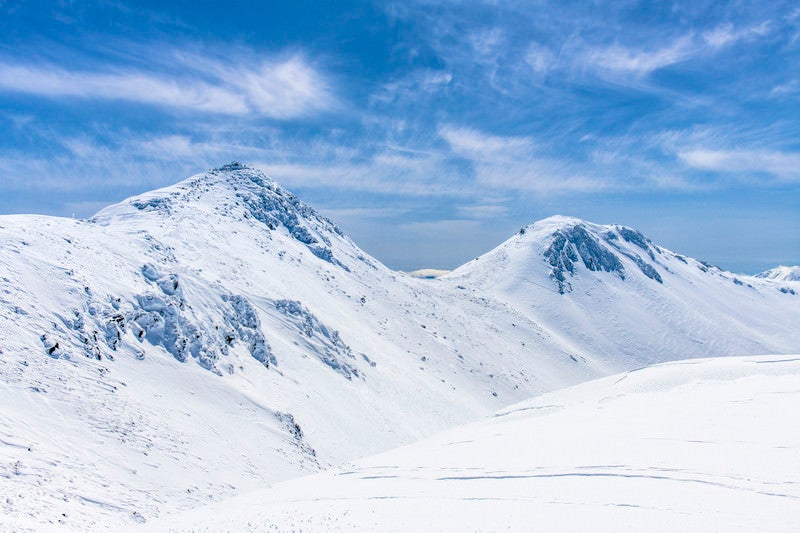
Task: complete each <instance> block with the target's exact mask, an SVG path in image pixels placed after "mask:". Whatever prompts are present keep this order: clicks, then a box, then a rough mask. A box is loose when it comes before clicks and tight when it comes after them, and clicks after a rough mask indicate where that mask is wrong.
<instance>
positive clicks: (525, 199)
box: [0, 0, 800, 272]
mask: <svg viewBox="0 0 800 533" xmlns="http://www.w3.org/2000/svg"><path fill="white" fill-rule="evenodd" d="M0 35H3V37H2V39H0V132H2V135H0V213H22V212H36V213H47V214H54V215H64V216H71V215H72V214H75V215H76V216H79V217H82V216H89V215H91V214H92V213H94V212H95V211H96V210H98V209H99V208H101V207H103V206H104V205H107V204H109V203H112V202H116V201H119V200H121V199H123V198H125V197H127V196H130V195H132V194H136V193H140V192H143V191H146V190H149V189H152V188H156V187H160V186H165V185H168V184H171V183H174V182H176V181H178V180H179V179H182V178H184V177H187V176H189V175H192V174H195V173H198V172H202V171H203V170H206V169H208V168H212V167H216V166H219V165H221V164H223V163H226V162H228V161H231V160H234V159H235V160H239V161H242V162H245V163H248V164H251V165H254V166H257V167H259V168H262V169H264V170H265V171H266V172H268V173H269V174H270V175H271V176H272V177H274V178H275V179H276V180H277V181H279V182H280V183H282V184H283V185H284V186H286V187H288V188H289V189H291V190H292V191H294V192H296V193H297V194H299V195H300V196H301V197H303V198H304V199H305V200H307V201H309V202H310V203H311V204H312V205H314V206H316V207H317V208H319V209H320V210H321V211H323V212H324V213H326V214H328V215H329V216H331V217H333V218H334V219H335V220H336V221H337V222H339V224H340V225H341V226H343V227H344V228H345V229H346V230H347V231H348V232H349V233H350V234H351V236H352V237H353V238H354V239H355V240H356V242H357V243H358V244H359V245H361V246H362V247H363V248H364V249H366V250H367V251H368V252H370V253H372V254H373V255H375V256H376V257H378V258H379V259H381V260H383V261H384V262H385V263H387V264H388V265H389V266H392V267H395V268H400V269H413V268H421V267H438V268H452V267H454V266H456V265H458V264H460V263H462V262H464V261H467V260H469V259H471V258H472V257H475V256H477V255H479V254H481V253H483V252H485V251H487V250H488V249H490V248H492V247H493V246H495V245H497V244H499V243H500V242H501V241H503V240H505V239H506V238H507V237H509V236H510V235H511V234H513V233H514V232H515V231H516V230H517V229H518V228H519V227H520V226H522V225H525V224H528V223H530V222H533V221H535V220H537V219H540V218H544V217H547V216H550V215H553V214H566V215H573V216H578V217H581V218H585V219H588V220H591V221H594V222H598V223H621V224H627V225H630V226H634V227H637V228H639V229H640V230H642V231H643V232H644V233H645V234H647V235H648V236H649V237H651V238H652V239H653V240H655V241H656V242H659V243H660V244H662V245H664V246H667V247H669V248H671V249H673V250H675V251H678V252H681V253H685V254H688V255H692V256H695V257H699V258H701V259H706V260H709V261H711V262H713V263H715V264H719V265H720V266H722V267H724V268H727V269H731V270H735V271H741V272H757V271H760V270H763V269H766V268H768V267H770V266H774V265H777V264H779V263H782V264H798V263H800V6H798V4H797V3H796V2H702V1H689V2H632V1H622V2H595V3H590V2H535V1H525V2H515V1H508V2H459V1H449V2H448V1H439V2H430V1H426V0H422V1H414V0H406V1H402V2H374V3H373V2H346V1H337V2H321V1H318V2H307V1H295V2H276V3H274V4H273V3H270V2H238V1H235V0H231V1H227V2H204V1H195V2H191V3H189V2H165V1H160V2H147V1H139V2H136V3H133V2H131V3H126V2H117V1H103V2H69V1H62V2H53V1H49V2H35V1H15V0H0Z"/></svg>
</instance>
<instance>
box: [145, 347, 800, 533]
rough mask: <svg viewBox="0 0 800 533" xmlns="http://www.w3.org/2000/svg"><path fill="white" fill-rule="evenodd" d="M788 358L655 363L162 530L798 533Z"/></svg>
mask: <svg viewBox="0 0 800 533" xmlns="http://www.w3.org/2000/svg"><path fill="white" fill-rule="evenodd" d="M799 384H800V357H798V356H760V357H735V358H715V359H696V360H688V361H680V362H672V363H664V364H660V365H655V366H651V367H648V368H645V369H641V370H637V371H632V372H627V373H623V374H618V375H615V376H612V377H608V378H603V379H599V380H596V381H592V382H589V383H585V384H581V385H577V386H574V387H571V388H567V389H563V390H559V391H556V392H553V393H549V394H545V395H542V396H539V397H537V398H534V399H532V400H528V401H525V402H522V403H519V404H516V405H513V406H511V407H508V408H506V409H503V410H501V411H499V412H497V413H495V414H493V415H491V416H488V417H485V418H483V419H481V420H478V421H476V422H473V423H470V424H467V425H464V426H461V427H458V428H456V429H453V430H450V431H446V432H443V433H441V434H438V435H436V436H434V437H431V438H429V439H426V440H424V441H422V442H418V443H415V444H413V445H410V446H407V447H403V448H399V449H396V450H392V451H389V452H387V453H383V454H381V455H377V456H375V457H370V458H365V459H362V460H359V461H356V462H354V463H352V464H347V465H344V466H341V467H339V468H336V469H333V470H330V471H326V472H323V473H321V474H317V475H314V476H310V477H305V478H301V479H297V480H292V481H288V482H284V483H278V484H276V485H274V486H272V487H269V488H268V489H265V490H261V491H257V492H255V493H252V494H248V495H245V496H240V497H237V498H233V499H231V500H228V501H225V502H222V503H218V504H214V505H210V506H208V507H205V508H200V509H196V510H193V511H190V512H187V513H184V514H181V515H177V516H174V517H168V518H166V519H164V520H161V521H158V522H156V523H154V524H151V525H150V528H152V529H154V530H163V531H166V530H170V531H190V530H191V531H345V530H347V531H352V530H355V531H506V530H512V531H703V532H705V531H743V532H751V531H787V532H789V531H797V524H798V523H800V413H799V412H798V411H797V405H799V404H800V388H798V385H799Z"/></svg>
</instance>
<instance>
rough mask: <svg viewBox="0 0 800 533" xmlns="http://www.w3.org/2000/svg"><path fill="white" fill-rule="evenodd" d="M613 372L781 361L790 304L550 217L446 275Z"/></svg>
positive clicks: (617, 233)
mask: <svg viewBox="0 0 800 533" xmlns="http://www.w3.org/2000/svg"><path fill="white" fill-rule="evenodd" d="M447 277H448V278H449V279H450V280H451V281H452V282H455V283H459V284H462V285H464V286H467V287H474V288H475V290H480V291H481V292H482V293H485V294H486V295H487V296H490V297H491V298H492V299H494V300H498V301H501V302H503V303H505V304H506V305H508V306H509V307H511V308H513V309H515V310H516V311H518V312H519V313H521V314H522V315H524V316H525V317H526V318H527V319H528V320H530V321H531V322H534V323H536V324H538V325H539V326H540V327H541V328H543V330H544V331H547V332H548V333H550V334H551V335H552V336H553V337H558V340H559V344H561V345H562V346H564V347H565V348H566V349H568V350H571V351H572V352H573V354H574V355H575V357H578V358H579V359H580V360H587V361H589V362H590V363H591V364H593V365H596V366H599V365H606V367H608V368H610V369H612V370H613V371H620V370H624V369H626V368H630V365H631V361H632V360H634V361H638V362H639V363H641V364H647V363H651V362H655V361H663V360H668V359H674V358H676V354H683V356H684V357H697V356H700V357H704V356H717V355H737V354H757V353H789V352H792V351H796V346H797V345H798V342H800V328H797V327H796V326H795V321H796V320H797V318H798V311H799V309H798V308H799V307H800V302H798V298H797V294H796V291H795V290H793V289H792V288H790V287H787V286H786V284H785V283H778V282H775V281H774V280H764V279H757V278H754V277H752V276H744V275H737V274H733V273H730V272H725V271H723V270H720V269H719V268H718V267H716V266H713V265H711V264H708V263H706V262H703V261H698V260H696V259H691V258H689V257H685V256H683V255H680V254H677V253H675V252H672V251H670V250H667V249H665V248H663V247H661V246H658V245H657V244H655V243H653V242H652V241H650V239H648V238H647V237H645V236H644V235H642V234H641V233H640V232H638V231H636V230H634V229H632V228H628V227H624V226H617V225H597V224H592V223H589V222H586V221H583V220H579V219H575V218H570V217H561V216H556V217H551V218H548V219H545V220H542V221H539V222H536V223H534V224H531V225H529V226H527V227H524V228H522V229H521V230H520V231H519V233H518V234H516V235H514V236H513V237H511V238H510V239H508V240H507V241H506V242H505V243H503V244H501V245H500V246H498V247H497V248H495V249H494V250H492V251H490V252H488V253H487V254H485V255H483V256H481V257H479V258H477V259H475V260H474V261H471V262H469V263H467V264H466V265H463V266H462V267H460V268H458V269H457V270H455V271H454V272H452V273H451V274H449V275H448V276H447Z"/></svg>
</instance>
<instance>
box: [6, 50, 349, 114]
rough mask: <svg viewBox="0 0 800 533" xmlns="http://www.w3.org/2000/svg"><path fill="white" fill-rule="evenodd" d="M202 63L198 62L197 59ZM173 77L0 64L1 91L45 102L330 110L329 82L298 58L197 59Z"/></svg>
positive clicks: (225, 110) (234, 110)
mask: <svg viewBox="0 0 800 533" xmlns="http://www.w3.org/2000/svg"><path fill="white" fill-rule="evenodd" d="M201 59H202V58H201ZM194 66H195V69H194V70H193V71H188V72H187V70H186V68H185V65H180V64H178V65H174V67H176V68H178V69H179V72H178V73H176V74H166V73H163V72H152V71H145V70H141V69H137V68H132V67H131V68H115V69H108V70H105V71H88V70H69V69H66V68H63V67H59V66H56V65H53V64H31V63H28V64H23V63H13V62H9V61H2V62H0V90H2V91H5V92H17V93H24V94H28V95H34V96H40V97H46V98H80V99H99V100H117V101H126V102H134V103H139V104H145V105H155V106H161V107H168V108H174V109H180V110H190V111H198V112H209V113H217V114H223V115H246V114H254V115H259V116H265V117H270V118H274V119H281V120H285V119H292V118H298V117H303V116H306V115H310V114H313V113H315V112H318V111H323V110H326V109H330V108H331V107H333V106H334V104H335V99H334V97H333V95H332V91H331V88H330V86H329V83H328V82H327V81H326V80H325V78H324V77H323V76H322V75H321V74H320V73H319V72H318V71H317V70H315V69H314V68H312V67H311V66H310V65H309V64H308V63H307V62H306V61H305V60H304V59H303V58H302V57H301V56H299V55H296V56H292V57H289V58H288V59H283V60H274V61H262V62H261V63H260V64H257V65H256V66H255V67H251V66H250V65H225V64H223V63H220V62H219V61H217V60H213V59H203V60H201V61H197V60H195V65H194Z"/></svg>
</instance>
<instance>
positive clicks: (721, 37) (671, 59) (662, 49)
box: [578, 21, 771, 77]
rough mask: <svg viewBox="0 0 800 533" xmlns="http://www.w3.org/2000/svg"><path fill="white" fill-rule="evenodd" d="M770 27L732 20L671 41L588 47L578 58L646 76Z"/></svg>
mask: <svg viewBox="0 0 800 533" xmlns="http://www.w3.org/2000/svg"><path fill="white" fill-rule="evenodd" d="M770 29H771V24H770V22H769V21H765V22H761V23H759V24H754V25H750V26H745V27H742V28H738V29H737V28H735V27H734V26H733V25H731V24H724V25H721V26H717V27H715V28H713V29H711V30H708V31H706V32H703V33H702V34H697V33H694V32H691V33H687V34H684V35H681V36H679V37H677V38H674V39H673V40H672V41H671V42H668V43H666V44H661V45H659V46H655V47H650V48H647V47H629V46H623V45H620V44H618V43H615V44H612V45H609V46H601V47H597V48H587V49H586V50H585V51H584V52H583V53H581V54H579V60H578V62H579V63H580V64H581V65H583V66H584V67H585V68H587V69H591V70H595V71H598V72H600V73H606V74H618V75H630V76H634V77H642V76H646V75H648V74H650V73H652V72H654V71H656V70H659V69H662V68H665V67H668V66H670V65H674V64H677V63H681V62H684V61H689V60H691V59H694V58H696V57H701V56H704V55H709V54H713V53H715V52H718V51H720V50H722V49H724V48H727V47H731V46H734V45H736V44H738V43H741V42H745V41H749V40H753V39H758V38H762V37H765V36H767V35H769V33H770Z"/></svg>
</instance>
